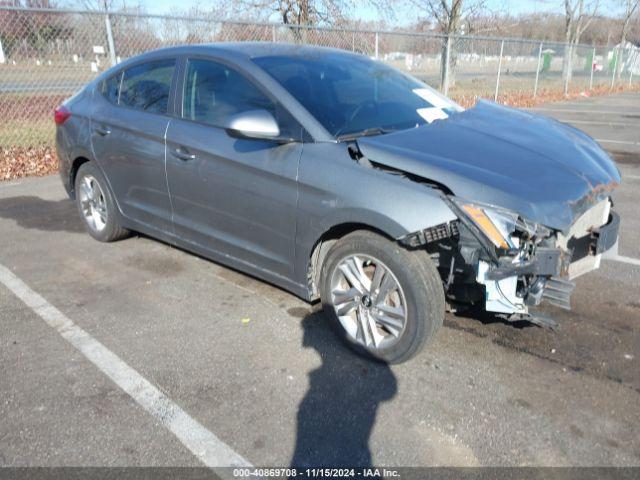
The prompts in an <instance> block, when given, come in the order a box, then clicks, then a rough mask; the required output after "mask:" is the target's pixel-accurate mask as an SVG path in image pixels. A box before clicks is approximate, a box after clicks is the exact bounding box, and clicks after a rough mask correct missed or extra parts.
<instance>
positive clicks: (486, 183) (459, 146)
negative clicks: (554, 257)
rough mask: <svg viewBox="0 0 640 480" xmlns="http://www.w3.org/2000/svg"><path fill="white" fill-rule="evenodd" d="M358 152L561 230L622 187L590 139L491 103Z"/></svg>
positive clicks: (363, 145) (367, 143) (375, 140)
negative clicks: (617, 187) (614, 189)
mask: <svg viewBox="0 0 640 480" xmlns="http://www.w3.org/2000/svg"><path fill="white" fill-rule="evenodd" d="M358 145H359V147H360V149H361V150H362V152H363V154H364V155H365V156H366V157H367V158H369V159H370V160H371V161H374V162H378V163H381V164H384V165H388V166H392V167H394V168H397V169H400V170H402V171H405V172H409V173H412V174H414V175H418V176H420V177H423V178H427V179H431V180H434V181H437V182H439V183H442V184H443V185H445V186H447V187H448V188H449V189H450V190H451V191H452V192H453V193H454V194H455V195H458V196H461V197H463V198H465V199H467V200H472V201H477V202H483V203H487V204H491V205H496V206H499V207H503V208H506V209H509V210H512V211H514V212H517V213H519V214H520V215H522V216H524V217H525V218H527V219H528V220H532V221H535V222H537V223H540V224H542V225H544V226H547V227H551V228H554V229H558V230H565V229H567V228H568V227H569V226H570V225H571V224H572V223H573V221H574V220H575V218H576V217H577V216H579V215H580V214H581V213H583V212H584V211H585V210H586V209H587V208H589V207H590V206H591V205H593V204H594V203H596V202H597V201H599V200H601V199H603V198H605V197H606V196H609V195H610V194H611V190H612V189H613V188H615V187H616V186H617V185H618V184H619V183H620V173H619V172H618V169H617V168H616V167H615V164H614V163H613V161H612V160H611V159H610V158H609V156H608V155H607V154H606V153H605V152H604V150H602V148H600V146H599V145H598V144H597V143H596V142H595V141H594V140H593V139H591V138H590V137H589V136H587V135H585V134H584V133H582V132H580V131H578V130H576V129H574V128H572V127H568V126H566V125H564V124H562V123H560V122H557V121H556V120H552V119H549V118H545V117H541V116H538V115H533V114H530V113H526V112H523V111H521V110H516V109H513V108H509V107H505V106H501V105H497V104H495V103H492V102H486V101H480V102H479V103H478V104H477V105H476V107H475V108H472V109H469V110H466V111H464V112H462V113H457V114H455V115H453V116H451V117H450V118H448V119H447V120H444V121H442V120H441V121H435V122H434V123H432V124H429V125H424V126H421V127H418V128H415V129H410V130H405V131H401V132H395V133H391V134H388V135H381V136H377V137H369V138H361V139H359V140H358Z"/></svg>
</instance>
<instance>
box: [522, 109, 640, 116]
mask: <svg viewBox="0 0 640 480" xmlns="http://www.w3.org/2000/svg"><path fill="white" fill-rule="evenodd" d="M529 110H535V111H537V112H557V113H595V114H598V115H631V113H630V112H627V113H625V112H620V111H616V110H582V109H579V110H575V109H569V108H547V107H531V108H530V109H529Z"/></svg>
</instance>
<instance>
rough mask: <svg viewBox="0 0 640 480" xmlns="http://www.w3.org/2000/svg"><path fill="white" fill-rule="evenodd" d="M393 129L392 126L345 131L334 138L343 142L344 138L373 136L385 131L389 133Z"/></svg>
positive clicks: (352, 138)
mask: <svg viewBox="0 0 640 480" xmlns="http://www.w3.org/2000/svg"><path fill="white" fill-rule="evenodd" d="M393 131H394V129H392V128H382V127H373V128H366V129H364V130H361V131H359V132H352V133H345V134H343V135H339V136H337V137H336V139H337V140H338V141H339V142H343V141H345V140H354V139H356V138H358V137H373V136H374V135H383V134H385V133H391V132H393Z"/></svg>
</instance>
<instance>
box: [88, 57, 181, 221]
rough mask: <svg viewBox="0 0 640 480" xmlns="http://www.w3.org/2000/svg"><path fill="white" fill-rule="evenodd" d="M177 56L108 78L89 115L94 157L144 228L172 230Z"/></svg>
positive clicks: (125, 208)
mask: <svg viewBox="0 0 640 480" xmlns="http://www.w3.org/2000/svg"><path fill="white" fill-rule="evenodd" d="M175 70H176V59H175V58H166V59H160V60H152V61H147V62H142V63H139V64H135V65H133V66H130V67H128V68H125V69H124V70H122V71H120V72H119V73H117V74H115V75H113V76H112V77H110V78H108V79H107V80H105V82H104V83H103V85H102V86H101V87H100V92H99V94H98V92H96V95H94V109H93V112H92V117H91V128H92V145H93V149H94V154H95V158H96V159H97V161H98V163H99V165H100V167H101V168H102V169H103V171H104V172H105V174H106V175H107V178H108V180H109V183H110V186H111V188H112V191H113V192H114V194H115V197H116V199H117V202H118V205H119V206H120V209H121V210H122V213H123V214H124V215H125V216H127V217H129V218H131V219H133V220H136V221H138V222H141V223H143V224H144V225H146V226H150V227H153V228H157V229H160V230H163V231H171V230H172V222H171V203H170V200H169V192H168V189H167V179H166V175H165V165H164V164H165V141H164V136H165V133H166V131H167V126H168V124H169V116H168V115H169V113H170V112H169V106H170V105H171V104H172V103H171V102H170V100H171V97H172V95H171V89H172V84H173V81H174V80H173V78H174V76H175Z"/></svg>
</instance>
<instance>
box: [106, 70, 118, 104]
mask: <svg viewBox="0 0 640 480" xmlns="http://www.w3.org/2000/svg"><path fill="white" fill-rule="evenodd" d="M121 80H122V72H120V73H118V74H117V75H114V76H113V77H109V78H107V79H106V80H105V81H104V83H103V84H102V94H103V95H104V96H105V98H106V99H107V100H109V101H110V102H111V103H114V104H116V105H117V104H118V99H119V98H120V81H121Z"/></svg>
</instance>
